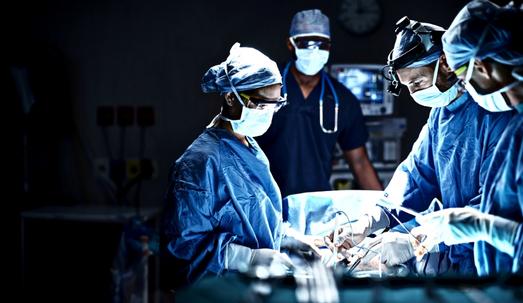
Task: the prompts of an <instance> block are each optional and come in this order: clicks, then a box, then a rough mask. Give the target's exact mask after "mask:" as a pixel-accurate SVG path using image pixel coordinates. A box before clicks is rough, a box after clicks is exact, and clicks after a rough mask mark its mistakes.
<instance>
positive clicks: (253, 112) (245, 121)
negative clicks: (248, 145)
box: [220, 92, 274, 137]
mask: <svg viewBox="0 0 523 303" xmlns="http://www.w3.org/2000/svg"><path fill="white" fill-rule="evenodd" d="M234 94H235V95H236V98H237V100H238V102H240V104H241V105H242V114H241V116H240V119H238V120H231V119H229V118H227V117H224V116H222V115H220V118H221V119H222V120H225V121H229V123H231V127H232V130H233V131H234V132H235V133H238V134H241V135H244V136H249V137H258V136H261V135H263V134H264V133H265V132H266V131H267V130H268V129H269V127H270V126H271V122H272V116H273V114H274V110H273V109H255V108H248V107H247V106H245V104H243V101H242V99H241V98H240V96H239V95H238V94H237V93H236V92H234Z"/></svg>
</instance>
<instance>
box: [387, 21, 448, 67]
mask: <svg viewBox="0 0 523 303" xmlns="http://www.w3.org/2000/svg"><path fill="white" fill-rule="evenodd" d="M411 22H416V21H414V20H412V21H411ZM421 26H422V27H424V28H423V29H422V30H421V32H426V33H429V32H432V31H445V29H444V28H442V27H440V26H437V25H434V24H430V23H423V22H421ZM424 39H425V41H422V38H420V36H419V35H417V34H415V33H414V31H413V30H412V29H409V28H405V29H404V30H402V31H400V32H399V33H398V34H397V35H396V41H395V42H394V48H393V49H392V58H391V59H392V60H393V61H394V60H396V59H398V58H400V57H401V56H403V55H405V54H406V53H407V52H408V51H409V50H411V49H412V48H414V47H415V46H416V45H418V44H420V43H430V42H429V40H430V36H428V35H427V36H426V37H425V38H424ZM435 42H436V43H434V44H433V45H432V46H431V47H430V48H429V49H428V50H427V51H425V52H423V53H422V54H419V55H418V56H417V57H413V58H411V59H410V60H407V61H406V62H405V65H404V66H395V68H397V69H399V68H415V67H421V66H426V65H429V64H431V63H433V62H435V61H436V60H438V58H439V57H440V55H441V53H442V47H441V43H440V41H435Z"/></svg>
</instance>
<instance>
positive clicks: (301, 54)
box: [290, 38, 329, 76]
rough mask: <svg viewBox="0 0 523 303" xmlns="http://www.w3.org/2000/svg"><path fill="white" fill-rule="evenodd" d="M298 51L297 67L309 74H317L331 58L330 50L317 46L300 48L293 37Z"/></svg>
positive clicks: (292, 41)
mask: <svg viewBox="0 0 523 303" xmlns="http://www.w3.org/2000/svg"><path fill="white" fill-rule="evenodd" d="M290 40H291V43H292V45H293V46H294V50H295V52H296V58H297V59H296V68H297V69H298V70H299V71H300V72H301V73H303V74H305V75H308V76H313V75H316V74H317V73H318V72H319V71H320V70H321V69H322V68H323V66H325V64H326V63H327V61H328V60H329V51H328V50H323V49H319V48H318V47H315V48H298V47H296V44H295V43H294V40H293V39H292V38H291V39H290Z"/></svg>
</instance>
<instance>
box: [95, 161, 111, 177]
mask: <svg viewBox="0 0 523 303" xmlns="http://www.w3.org/2000/svg"><path fill="white" fill-rule="evenodd" d="M94 171H95V174H96V176H97V177H102V178H105V179H109V177H110V171H111V166H110V163H109V159H107V158H96V159H94Z"/></svg>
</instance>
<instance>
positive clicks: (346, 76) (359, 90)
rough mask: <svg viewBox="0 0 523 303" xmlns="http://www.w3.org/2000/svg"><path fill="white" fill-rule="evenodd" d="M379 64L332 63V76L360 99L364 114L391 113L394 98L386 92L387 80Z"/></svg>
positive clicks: (330, 69)
mask: <svg viewBox="0 0 523 303" xmlns="http://www.w3.org/2000/svg"><path fill="white" fill-rule="evenodd" d="M381 70H382V65H379V64H333V65H331V66H330V68H329V71H330V74H331V76H332V77H334V78H335V79H336V80H338V82H340V83H341V84H343V85H344V86H345V87H347V88H348V89H349V90H350V91H351V92H352V94H353V95H354V96H355V97H356V98H357V99H358V100H359V101H360V104H361V107H362V110H363V114H364V115H387V114H392V105H393V101H394V98H393V97H392V95H390V94H388V93H387V92H386V85H387V81H386V80H385V78H384V77H383V74H382V73H381Z"/></svg>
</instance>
